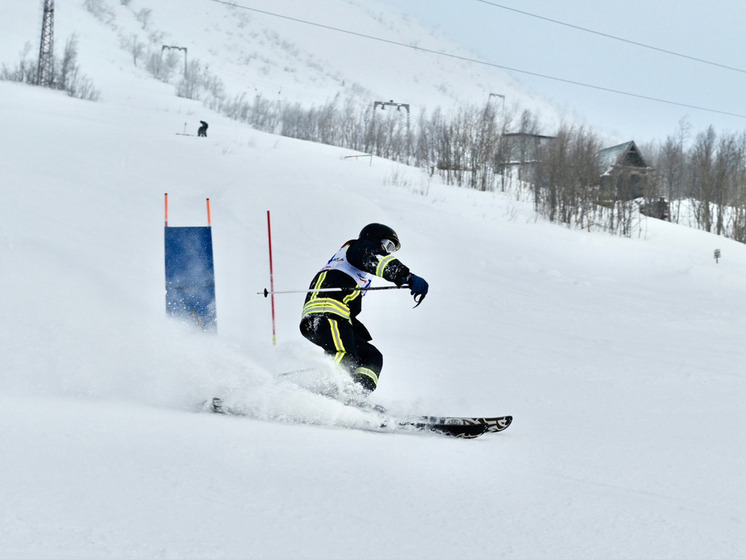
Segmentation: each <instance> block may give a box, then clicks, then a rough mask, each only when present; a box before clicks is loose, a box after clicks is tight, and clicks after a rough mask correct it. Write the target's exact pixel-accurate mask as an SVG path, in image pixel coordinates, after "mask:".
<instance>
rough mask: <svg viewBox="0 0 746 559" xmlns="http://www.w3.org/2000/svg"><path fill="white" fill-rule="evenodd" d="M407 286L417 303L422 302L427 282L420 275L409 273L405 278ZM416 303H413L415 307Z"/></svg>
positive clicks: (425, 293)
mask: <svg viewBox="0 0 746 559" xmlns="http://www.w3.org/2000/svg"><path fill="white" fill-rule="evenodd" d="M407 286H408V287H409V293H410V294H411V295H413V296H414V300H415V301H416V302H417V305H419V304H420V303H422V300H423V299H424V298H425V295H427V290H428V287H429V286H428V284H427V282H426V281H425V280H424V279H423V278H421V277H420V276H415V275H414V274H409V277H408V278H407ZM417 305H415V307H416V306H417Z"/></svg>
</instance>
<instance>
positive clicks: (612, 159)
mask: <svg viewBox="0 0 746 559" xmlns="http://www.w3.org/2000/svg"><path fill="white" fill-rule="evenodd" d="M596 166H597V167H598V170H599V172H600V174H601V175H605V174H607V173H608V172H609V171H611V170H612V169H613V168H614V167H641V168H647V167H648V164H647V162H646V161H645V158H643V156H642V153H640V150H639V149H638V147H637V145H636V144H635V142H633V141H629V142H625V143H623V144H619V145H617V146H611V147H608V148H604V149H602V150H600V151H599V152H598V153H596Z"/></svg>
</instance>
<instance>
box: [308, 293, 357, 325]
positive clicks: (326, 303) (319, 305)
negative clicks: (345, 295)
mask: <svg viewBox="0 0 746 559" xmlns="http://www.w3.org/2000/svg"><path fill="white" fill-rule="evenodd" d="M321 313H332V314H336V315H339V316H341V317H342V318H344V319H345V320H349V319H350V307H348V306H347V305H345V304H344V303H343V302H342V301H337V300H336V299H329V298H324V299H320V298H319V299H316V300H315V301H308V303H306V304H305V305H304V306H303V316H306V315H309V314H321Z"/></svg>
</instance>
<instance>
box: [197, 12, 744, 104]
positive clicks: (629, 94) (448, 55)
mask: <svg viewBox="0 0 746 559" xmlns="http://www.w3.org/2000/svg"><path fill="white" fill-rule="evenodd" d="M211 1H212V2H215V3H217V4H224V5H226V6H231V7H233V8H240V9H242V10H248V11H250V12H256V13H260V14H264V15H267V16H272V17H276V18H279V19H284V20H287V21H294V22H296V23H302V24H304V25H310V26H313V27H318V28H320V29H326V30H328V31H336V32H337V33H344V34H345V35H351V36H353V37H360V38H363V39H369V40H371V41H378V42H379V43H386V44H389V45H395V46H398V47H404V48H408V49H412V50H416V51H420V52H426V53H429V54H434V55H437V56H443V57H445V58H453V59H455V60H461V61H464V62H469V63H472V64H480V65H482V66H489V67H491V68H499V69H501V70H507V71H509V72H516V73H519V74H525V75H528V76H533V77H537V78H542V79H547V80H553V81H557V82H561V83H567V84H570V85H577V86H579V87H587V88H589V89H595V90H598V91H606V92H608V93H616V94H618V95H625V96H627V97H634V98H636V99H643V100H645V101H654V102H656V103H664V104H667V105H674V106H677V107H684V108H687V109H695V110H698V111H704V112H709V113H716V114H721V115H726V116H732V117H736V118H744V119H746V115H744V114H739V113H732V112H729V111H721V110H718V109H709V108H707V107H700V106H698V105H690V104H688V103H680V102H678V101H670V100H668V99H661V98H659V97H651V96H649V95H641V94H639V93H632V92H630V91H622V90H620V89H614V88H611V87H604V86H600V85H593V84H588V83H583V82H579V81H575V80H570V79H566V78H558V77H556V76H550V75H547V74H540V73H538V72H531V71H529V70H521V69H520V68H512V67H510V66H503V65H501V64H494V63H492V62H485V61H484V60H477V59H474V58H469V57H466V56H461V55H458V54H451V53H448V52H441V51H437V50H433V49H428V48H424V47H418V46H415V45H409V44H406V43H401V42H399V41H393V40H391V39H384V38H382V37H375V36H373V35H367V34H365V33H358V32H357V31H350V30H348V29H341V28H339V27H333V26H331V25H325V24H323V23H317V22H313V21H308V20H305V19H300V18H296V17H292V16H286V15H283V14H277V13H274V12H268V11H266V10H260V9H258V8H250V7H248V6H242V5H240V4H236V3H234V2H228V1H227V0H211Z"/></svg>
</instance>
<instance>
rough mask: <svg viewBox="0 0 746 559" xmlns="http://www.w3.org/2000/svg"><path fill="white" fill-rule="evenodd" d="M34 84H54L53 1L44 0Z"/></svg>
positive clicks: (46, 85)
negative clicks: (37, 64)
mask: <svg viewBox="0 0 746 559" xmlns="http://www.w3.org/2000/svg"><path fill="white" fill-rule="evenodd" d="M36 83H37V84H38V85H40V86H42V87H51V86H52V85H53V84H54V0H44V16H43V18H42V22H41V40H40V41H39V66H38V68H37V70H36Z"/></svg>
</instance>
